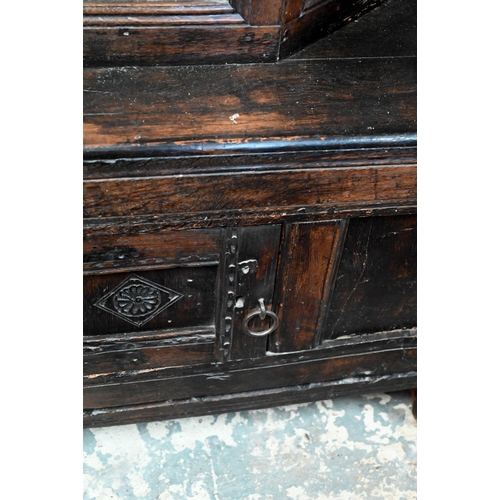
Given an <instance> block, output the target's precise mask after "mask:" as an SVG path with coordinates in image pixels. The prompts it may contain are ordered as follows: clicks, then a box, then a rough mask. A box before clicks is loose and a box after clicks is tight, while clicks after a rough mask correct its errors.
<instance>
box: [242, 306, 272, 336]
mask: <svg viewBox="0 0 500 500" xmlns="http://www.w3.org/2000/svg"><path fill="white" fill-rule="evenodd" d="M255 316H258V317H259V318H260V319H262V320H264V319H266V317H267V316H269V317H270V318H272V320H273V322H272V323H271V326H270V327H269V328H266V329H265V330H261V331H259V332H256V331H254V330H250V328H249V327H248V323H249V322H250V320H251V319H252V318H255ZM278 324H279V319H278V316H276V314H274V313H273V311H268V310H267V309H266V306H265V305H264V299H259V309H256V310H254V311H251V312H249V313H248V314H247V316H246V317H245V319H244V320H243V330H244V332H245V333H246V334H247V335H250V336H252V337H265V336H266V335H269V334H270V333H271V332H274V330H276V328H278Z"/></svg>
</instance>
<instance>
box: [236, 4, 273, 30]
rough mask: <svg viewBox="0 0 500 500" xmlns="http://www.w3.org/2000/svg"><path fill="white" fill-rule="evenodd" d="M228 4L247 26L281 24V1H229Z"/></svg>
mask: <svg viewBox="0 0 500 500" xmlns="http://www.w3.org/2000/svg"><path fill="white" fill-rule="evenodd" d="M230 3H231V5H232V6H233V7H234V8H235V9H236V10H237V11H238V12H239V13H240V14H241V16H242V17H243V18H244V19H245V21H246V22H247V23H248V24H251V25H254V26H263V25H270V24H273V25H278V24H280V22H281V10H282V3H283V0H230Z"/></svg>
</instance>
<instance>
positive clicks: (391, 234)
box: [323, 215, 417, 338]
mask: <svg viewBox="0 0 500 500" xmlns="http://www.w3.org/2000/svg"><path fill="white" fill-rule="evenodd" d="M416 283H417V218H416V216H414V215H404V216H387V217H369V218H360V219H352V220H351V221H350V222H349V229H348V231H347V235H346V240H345V245H344V250H343V255H342V257H341V262H340V266H339V271H338V277H337V280H336V283H335V287H334V289H333V292H332V296H331V299H330V304H329V313H328V316H327V321H326V324H325V327H324V331H323V337H324V338H335V337H338V336H342V335H352V334H356V333H369V332H373V331H380V330H391V329H397V328H412V327H414V326H416V324H417V287H416Z"/></svg>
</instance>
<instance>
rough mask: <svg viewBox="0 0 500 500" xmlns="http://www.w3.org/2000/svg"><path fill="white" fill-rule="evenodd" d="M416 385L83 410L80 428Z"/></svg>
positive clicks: (399, 379) (374, 384) (381, 379)
mask: <svg viewBox="0 0 500 500" xmlns="http://www.w3.org/2000/svg"><path fill="white" fill-rule="evenodd" d="M416 384H417V374H416V372H414V371H413V372H412V371H410V372H405V373H398V374H391V375H385V376H377V377H369V376H365V377H353V378H351V379H350V380H349V381H344V380H339V381H333V382H320V383H313V384H307V385H306V384H302V385H299V386H291V387H282V388H278V389H267V390H266V389H264V390H261V391H249V392H245V393H239V394H228V395H222V396H206V397H201V398H190V399H188V400H180V401H162V402H159V403H150V404H145V405H133V406H124V407H119V408H104V409H98V410H86V411H84V412H83V425H84V427H101V426H110V425H120V424H130V423H135V422H136V423H139V422H151V421H157V420H163V419H169V418H182V417H193V416H198V415H211V414H215V413H226V412H231V411H241V410H243V411H248V410H250V409H256V408H268V407H274V406H277V405H288V404H298V403H305V402H309V401H316V400H323V399H331V398H334V397H340V396H347V395H351V394H368V393H370V392H377V393H380V392H390V391H399V390H404V389H409V388H411V387H415V386H416Z"/></svg>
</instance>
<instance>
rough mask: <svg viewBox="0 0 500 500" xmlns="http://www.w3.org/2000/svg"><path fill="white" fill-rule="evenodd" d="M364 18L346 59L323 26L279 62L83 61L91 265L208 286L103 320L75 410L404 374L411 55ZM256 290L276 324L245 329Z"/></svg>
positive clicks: (259, 395) (330, 388) (308, 389)
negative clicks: (158, 310)
mask: <svg viewBox="0 0 500 500" xmlns="http://www.w3.org/2000/svg"><path fill="white" fill-rule="evenodd" d="M389 1H394V0H389ZM235 3H236V2H235ZM179 4H180V2H179ZM244 4H245V2H242V5H244ZM250 4H251V3H250V2H249V1H247V2H246V5H247V6H249V5H250ZM255 5H257V4H255ZM283 5H285V4H283ZM290 5H291V3H290ZM296 5H297V6H299V8H300V12H302V14H303V15H302V17H304V16H305V15H306V14H308V13H310V14H311V15H316V14H315V12H317V11H318V9H321V8H323V7H322V5H321V2H316V1H315V0H310V1H307V2H297V3H296ZM399 5H401V4H399ZM411 5H413V4H412V3H411V2H410V4H408V8H410V7H411ZM377 12H378V10H377V9H375V10H373V11H372V13H369V14H367V15H366V16H369V15H372V14H373V15H375V14H376V13H377ZM388 12H389V11H388V10H386V11H384V16H385V17H384V16H379V19H382V18H385V19H386V21H387V22H389V21H390V20H391V19H392V21H391V22H392V23H394V22H395V21H394V17H392V18H391V16H390V15H388ZM282 13H283V11H282V12H281V14H282ZM400 14H401V15H402V14H403V13H402V12H401V9H400ZM117 15H118V14H117ZM119 15H121V14H119ZM193 15H194V14H193ZM196 15H197V14H196ZM221 15H222V13H221ZM245 15H247V14H242V17H244V16H245ZM248 15H251V12H250V13H249V14H248ZM392 15H393V16H394V15H395V14H394V12H393V14H392ZM292 17H293V16H292ZM403 17H404V16H403ZM407 17H408V18H410V16H407ZM311 19H312V17H311ZM205 20H206V21H207V22H208V17H207V18H205ZM363 20H364V17H363V18H361V19H360V21H359V23H355V24H356V29H355V30H354V28H353V30H354V31H355V32H356V33H357V34H354V35H344V38H343V40H347V39H349V37H351V39H352V40H356V42H354V41H353V44H352V45H353V48H352V54H353V55H352V56H350V55H348V47H346V46H344V47H342V46H339V45H338V44H334V43H331V44H330V45H331V47H334V48H330V49H329V48H328V47H327V44H326V40H325V43H323V44H322V45H321V47H319V46H318V47H319V48H318V49H317V50H314V49H313V47H311V48H310V49H307V51H308V55H304V53H302V54H301V59H297V60H294V59H290V60H287V61H286V62H283V63H280V64H276V65H268V64H256V65H251V66H243V65H226V66H224V65H220V66H206V65H205V66H203V67H201V66H199V67H198V66H184V67H173V66H165V67H151V68H147V67H142V68H115V69H112V68H97V69H96V68H87V69H86V70H85V71H84V88H85V90H86V92H85V130H84V132H85V149H84V157H85V187H84V209H85V216H86V218H85V222H84V235H85V236H84V238H85V245H84V246H85V258H86V262H85V266H86V267H85V272H86V276H85V279H86V280H87V279H90V280H91V281H92V282H95V283H99V284H100V285H103V284H104V288H106V286H107V290H108V291H109V290H111V289H113V287H114V286H117V285H119V284H120V281H119V279H120V278H124V277H126V276H129V275H130V274H137V275H141V276H145V277H148V279H151V281H155V280H163V281H161V284H162V286H165V287H167V288H171V289H172V290H174V291H179V292H182V293H184V292H183V291H182V290H180V289H178V288H176V287H174V286H173V284H172V283H173V281H172V280H173V277H175V276H177V278H176V279H177V281H176V286H178V285H182V286H184V285H185V284H187V279H192V277H191V276H190V275H189V274H190V273H191V272H193V271H194V272H198V273H199V279H197V280H196V281H195V282H194V284H200V283H201V289H198V293H201V294H202V295H203V294H204V293H210V297H211V298H210V299H209V300H208V303H209V307H208V306H207V307H205V306H204V305H201V306H198V308H199V310H197V311H193V309H189V311H188V309H187V308H184V309H182V308H181V301H180V300H179V301H177V302H176V303H175V304H173V305H172V306H171V307H169V308H167V309H166V310H165V311H169V313H170V312H174V309H173V308H174V307H175V306H176V304H177V306H178V307H179V308H181V309H180V310H179V316H178V323H177V324H175V325H172V323H170V324H169V323H168V320H169V319H172V317H171V316H168V315H166V316H165V317H161V316H158V318H157V320H158V324H154V323H153V321H154V320H155V318H153V319H152V320H151V321H152V323H148V322H146V323H145V324H144V325H143V326H141V327H134V326H133V325H131V324H130V323H129V325H130V328H129V329H127V328H124V327H123V326H121V327H120V328H115V327H116V325H115V326H113V325H111V326H112V328H111V326H110V324H108V323H106V321H108V320H105V321H103V322H95V326H96V329H94V330H92V331H91V333H92V335H87V336H85V344H84V353H85V361H86V364H85V374H86V375H85V389H84V393H85V408H86V409H87V411H86V412H85V413H84V419H85V425H88V426H92V425H112V424H113V423H115V424H117V423H130V422H144V421H147V420H148V419H149V420H150V419H152V420H157V419H161V418H172V417H175V416H189V415H196V414H207V413H210V412H214V411H230V410H231V409H249V408H252V407H263V406H269V405H272V404H280V403H283V404H286V402H294V401H295V402H298V401H301V402H302V401H308V400H311V399H314V398H321V397H330V396H331V395H335V394H341V393H350V391H351V392H354V393H356V392H358V391H368V390H372V389H373V390H390V389H391V388H393V389H398V388H399V389H408V388H411V387H415V386H416V329H415V328H414V327H415V324H416V323H415V322H413V321H410V320H411V316H412V314H414V306H415V303H414V301H413V299H414V295H413V294H414V288H413V286H414V275H413V273H414V269H415V267H414V265H415V253H414V234H415V233H414V229H411V228H413V227H414V220H415V215H414V214H415V211H416V64H415V63H416V60H415V57H413V56H414V54H412V53H411V51H410V52H405V51H407V50H409V49H408V48H404V47H400V46H398V47H394V53H393V55H394V57H392V54H391V49H390V45H391V43H392V44H394V43H396V40H398V39H399V40H403V39H404V36H403V35H402V33H403V32H402V31H400V34H399V35H397V34H394V35H390V33H389V34H388V39H389V40H392V41H389V42H387V44H385V45H384V46H383V47H380V48H379V51H380V53H377V50H376V48H373V47H372V44H371V39H372V38H373V36H372V34H373V23H372V24H370V26H372V28H370V29H369V30H368V31H367V35H366V37H363V34H362V30H361V29H360V27H361V26H362V23H363ZM270 22H271V20H270ZM272 22H274V21H272ZM290 22H295V20H294V19H291V21H290ZM389 24H390V23H389ZM192 27H193V26H184V28H189V29H191V28H192ZM213 27H214V26H212V28H213ZM216 27H217V26H216ZM240 27H242V25H240ZM243 27H244V26H243ZM273 27H276V26H275V25H270V26H267V27H263V28H266V29H267V28H273ZM278 27H279V26H278ZM205 28H207V29H209V28H210V27H209V26H208V25H206V26H205ZM236 28H237V25H233V26H232V27H231V28H229V27H228V29H231V30H233V29H236ZM172 29H174V30H178V28H174V27H172ZM179 29H180V28H179ZM380 29H381V31H382V32H383V31H384V26H383V25H381V26H380ZM391 29H392V28H391ZM410 31H411V30H410ZM177 33H179V31H177ZM338 33H339V36H340V33H341V32H340V31H339V32H338ZM370 33H372V34H370ZM407 33H408V32H407ZM127 36H128V35H127ZM127 36H122V38H126V37H127ZM332 36H333V35H332ZM391 36H392V38H391ZM405 36H406V35H405ZM379 38H380V37H379ZM304 40H305V38H304ZM331 40H333V38H332V39H331ZM331 40H330V41H331ZM207 43H208V42H207ZM342 43H344V42H342ZM345 43H347V42H345ZM363 44H364V45H365V47H366V54H367V57H363V55H362V52H363V50H362V45H363ZM340 45H342V44H340ZM342 51H344V52H342ZM343 53H344V54H347V55H345V56H343V55H342V54H343ZM379 55H381V56H382V57H379ZM401 56H404V57H401ZM349 57H356V59H349ZM179 61H181V59H179ZM360 61H361V62H360ZM238 115H239V116H238ZM369 226H370V227H371V230H370V227H369ZM410 229H411V230H410ZM292 236H293V238H292ZM293 241H295V243H296V244H293ZM233 246H234V251H233ZM358 254H359V255H358ZM364 255H367V259H366V266H365V270H364V274H362V275H361V280H360V272H359V271H360V263H361V268H363V263H362V262H363V259H362V256H364ZM253 261H256V262H257V264H254V263H253ZM240 264H241V269H239V268H240ZM247 265H248V269H247V268H246V267H245V266H247ZM252 265H253V267H252ZM232 266H233V267H232ZM243 269H245V271H246V272H244V271H243ZM253 271H255V273H254V272H253ZM148 273H150V274H148ZM361 273H363V270H362V269H361ZM230 276H233V278H234V283H236V284H237V285H238V286H240V291H241V294H237V293H236V289H234V290H232V291H233V292H234V295H233V296H231V297H230V293H229V292H230V291H231V282H230V281H229V278H230ZM288 278H289V279H290V280H291V281H289V282H288V283H287V282H286V279H288ZM366 278H369V281H368V282H365V283H362V282H363V281H365V279H366ZM113 280H114V281H113ZM155 282H159V281H155ZM194 284H193V286H194ZM91 288H92V287H91ZM98 288H99V287H97V286H96V287H94V290H98ZM200 290H201V291H200ZM284 291H286V293H283V292H284ZM304 292H305V293H304ZM86 295H88V293H87V294H86ZM287 295H288V298H287ZM261 296H263V297H264V298H265V299H266V300H265V303H266V306H267V307H269V309H271V310H274V311H275V312H278V313H279V314H280V317H281V320H282V329H281V330H280V331H279V332H277V334H276V335H275V336H273V335H271V337H270V338H269V339H259V340H254V339H252V338H250V337H249V338H246V337H245V336H244V333H243V332H242V328H241V322H242V321H241V320H242V318H243V317H244V316H245V315H246V314H247V313H248V312H249V311H251V310H252V309H254V308H257V304H255V305H254V304H253V303H254V302H255V301H256V300H258V298H259V297H261ZM99 297H100V295H97V292H96V297H95V298H96V299H99ZM303 297H304V298H303ZM238 298H240V299H242V300H241V301H240V302H239V303H238ZM406 299H408V300H406ZM205 302H206V300H203V301H198V302H197V303H196V304H195V306H196V305H197V304H198V303H200V304H204V303H205ZM302 302H303V303H302ZM382 302H383V303H382ZM91 303H93V299H92V300H91ZM237 303H238V304H239V305H241V304H244V306H245V308H246V309H245V310H243V311H241V314H240V312H239V311H237V309H239V308H236V309H235V306H236V304H237ZM280 304H282V305H283V306H282V309H281V310H280ZM92 307H93V308H94V309H96V310H97V309H98V308H96V307H95V306H92ZM182 307H184V306H182ZM410 309H411V310H410ZM370 311H371V312H370ZM407 313H408V314H407ZM92 314H95V312H94V311H92ZM103 314H108V313H105V312H104V311H103ZM197 315H198V316H197ZM203 315H205V316H203ZM167 316H168V317H167ZM339 317H340V319H339ZM408 318H410V320H409V319H408ZM108 319H109V318H108ZM338 319H339V320H338ZM337 320H338V322H337ZM110 321H111V320H110ZM112 321H116V322H118V321H121V319H120V320H119V318H116V320H114V319H113V320H112ZM335 322H337V323H338V324H335ZM332 324H335V327H334V328H332V326H331V325H332ZM283 325H284V326H283ZM297 325H298V327H299V328H298V330H296V326H297ZM99 328H100V330H99ZM278 340H279V341H278ZM269 351H272V352H269Z"/></svg>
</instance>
